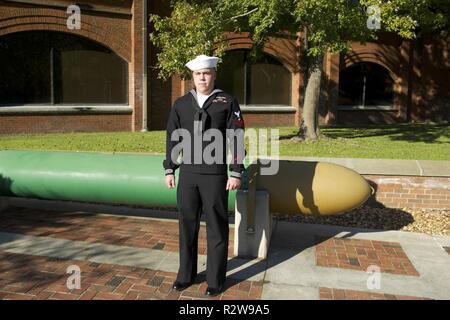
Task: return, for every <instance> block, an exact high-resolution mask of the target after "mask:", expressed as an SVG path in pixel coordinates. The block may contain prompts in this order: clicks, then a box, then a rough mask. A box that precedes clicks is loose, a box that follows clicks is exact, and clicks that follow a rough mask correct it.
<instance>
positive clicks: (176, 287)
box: [172, 281, 192, 291]
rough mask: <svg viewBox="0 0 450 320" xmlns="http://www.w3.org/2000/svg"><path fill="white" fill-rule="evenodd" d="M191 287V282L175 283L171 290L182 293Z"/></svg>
mask: <svg viewBox="0 0 450 320" xmlns="http://www.w3.org/2000/svg"><path fill="white" fill-rule="evenodd" d="M191 285H192V282H184V283H183V282H179V281H175V282H174V283H173V285H172V289H174V290H177V291H183V290H184V289H187V288H189V287H190V286H191Z"/></svg>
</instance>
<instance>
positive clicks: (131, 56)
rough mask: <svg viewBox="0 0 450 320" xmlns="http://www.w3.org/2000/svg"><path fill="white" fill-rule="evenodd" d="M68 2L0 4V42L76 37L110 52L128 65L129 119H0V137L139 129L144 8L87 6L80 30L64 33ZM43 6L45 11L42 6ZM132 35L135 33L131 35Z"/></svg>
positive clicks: (123, 2) (125, 3) (120, 0)
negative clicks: (45, 35) (25, 35)
mask: <svg viewBox="0 0 450 320" xmlns="http://www.w3.org/2000/svg"><path fill="white" fill-rule="evenodd" d="M69 2H70V1H68V0H59V1H53V2H52V4H53V5H51V6H50V5H45V4H48V1H40V0H37V1H35V2H34V3H33V4H26V3H19V2H12V1H10V2H6V1H1V0H0V36H2V35H5V34H10V33H14V32H20V31H30V30H46V31H59V32H66V33H70V34H74V35H77V36H81V37H84V38H87V39H89V40H92V41H95V42H98V43H100V44H101V45H103V46H105V47H108V48H110V49H111V50H113V51H114V52H115V53H116V54H117V55H119V56H120V57H121V58H123V59H124V60H125V61H127V62H128V64H129V94H128V95H129V104H130V106H131V107H133V110H134V112H133V114H131V113H130V114H120V115H117V114H111V115H109V114H101V115H98V114H91V115H88V114H81V113H80V114H78V115H77V114H73V115H72V114H70V115H69V114H65V115H57V114H54V115H36V114H28V115H25V114H23V115H6V114H3V115H2V114H0V133H37V132H71V131H90V132H95V131H132V130H136V131H138V130H140V129H141V127H142V121H141V119H142V101H141V98H140V97H141V96H142V63H141V57H142V54H139V52H140V51H141V50H142V39H141V37H140V33H141V30H142V26H141V19H142V12H141V10H142V8H141V4H142V2H141V1H137V2H138V3H139V4H138V5H137V6H134V5H133V0H113V1H104V0H94V1H89V7H90V9H89V10H84V9H83V5H80V7H81V29H80V30H70V29H68V28H67V18H68V17H69V14H67V13H66V10H67V6H68V5H69V4H72V2H70V3H69ZM43 4H44V5H43ZM132 31H133V32H132Z"/></svg>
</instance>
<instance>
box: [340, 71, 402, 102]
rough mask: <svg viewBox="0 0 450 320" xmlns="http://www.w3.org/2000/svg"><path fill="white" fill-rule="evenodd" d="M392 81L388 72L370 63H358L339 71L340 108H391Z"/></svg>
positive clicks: (392, 97) (392, 96)
mask: <svg viewBox="0 0 450 320" xmlns="http://www.w3.org/2000/svg"><path fill="white" fill-rule="evenodd" d="M393 88H394V81H393V80H392V78H391V76H390V75H389V71H388V70H386V69H385V68H384V67H382V66H380V65H378V64H376V63H371V62H358V63H355V64H353V65H351V66H350V67H348V68H346V69H344V70H342V71H341V73H340V76H339V100H338V105H339V106H341V107H346V106H347V107H361V108H369V107H392V105H393V100H394V90H393Z"/></svg>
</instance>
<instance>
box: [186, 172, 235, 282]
mask: <svg viewBox="0 0 450 320" xmlns="http://www.w3.org/2000/svg"><path fill="white" fill-rule="evenodd" d="M227 180H228V177H227V175H226V174H198V173H191V172H183V169H181V170H180V177H179V180H178V189H177V201H178V210H179V228H180V234H179V242H180V243H179V246H180V268H179V270H178V275H177V281H180V282H183V283H187V282H193V281H195V278H196V276H197V254H198V233H199V229H200V217H201V214H202V212H204V213H205V215H206V240H207V253H206V255H207V264H206V281H207V283H208V286H209V287H212V288H219V287H220V286H222V285H223V284H224V283H225V278H226V271H227V257H228V231H229V227H228V214H227V207H228V205H227V204H228V190H226V189H225V188H226V184H227Z"/></svg>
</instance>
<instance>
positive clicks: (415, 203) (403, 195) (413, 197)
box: [364, 175, 450, 210]
mask: <svg viewBox="0 0 450 320" xmlns="http://www.w3.org/2000/svg"><path fill="white" fill-rule="evenodd" d="M364 177H365V178H366V179H367V180H368V181H369V183H370V184H371V185H372V186H373V187H374V188H375V189H376V194H375V197H373V198H372V199H370V200H369V202H368V204H369V205H374V204H381V205H384V206H386V207H390V208H416V209H422V208H429V209H447V210H450V178H449V177H418V176H378V175H364Z"/></svg>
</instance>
